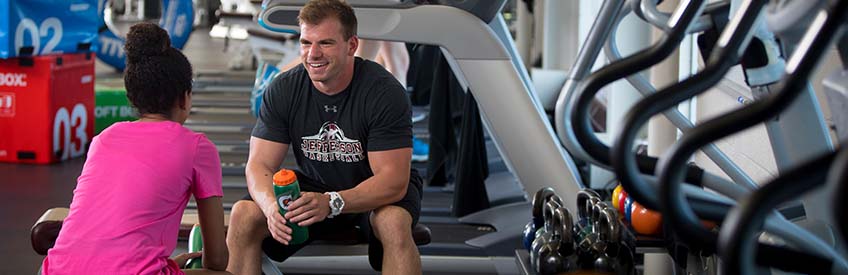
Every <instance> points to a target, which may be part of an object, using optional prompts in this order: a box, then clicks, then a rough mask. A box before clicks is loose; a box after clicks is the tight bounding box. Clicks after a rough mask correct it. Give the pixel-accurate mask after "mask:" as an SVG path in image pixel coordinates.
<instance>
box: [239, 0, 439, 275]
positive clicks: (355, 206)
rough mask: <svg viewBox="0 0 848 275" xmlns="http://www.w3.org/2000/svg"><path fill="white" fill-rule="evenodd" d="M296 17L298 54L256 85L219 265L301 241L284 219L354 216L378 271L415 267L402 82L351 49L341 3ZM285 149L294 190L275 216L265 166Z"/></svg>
mask: <svg viewBox="0 0 848 275" xmlns="http://www.w3.org/2000/svg"><path fill="white" fill-rule="evenodd" d="M298 22H299V24H300V30H301V35H300V43H301V52H300V55H301V64H300V65H298V66H297V67H295V68H293V69H291V70H289V71H287V72H285V73H283V74H280V76H278V77H277V78H276V79H274V81H273V82H272V83H271V84H270V85H269V86H268V89H267V90H266V92H265V94H264V97H263V101H262V106H261V108H260V114H259V119H258V120H257V122H256V127H255V128H254V129H253V133H252V137H251V138H250V155H249V158H248V162H247V167H246V169H245V170H246V171H245V174H246V177H247V186H248V189H249V191H250V194H249V196H246V197H245V199H244V200H241V201H239V202H237V203H236V204H235V205H234V206H233V209H232V212H231V215H230V217H231V220H230V228H229V231H228V234H227V245H228V247H229V250H230V253H231V254H230V262H229V266H228V268H227V270H229V271H230V272H232V273H234V274H260V262H261V255H262V254H261V253H262V251H264V252H265V253H266V254H268V256H269V257H271V258H272V259H274V260H276V261H283V260H285V259H286V258H288V257H289V256H291V255H292V254H294V253H295V252H296V251H297V250H298V249H300V248H302V247H303V246H305V245H308V244H309V243H310V242H311V240H310V241H307V242H306V243H303V244H298V245H289V241H290V240H291V235H290V234H291V232H292V231H291V228H289V227H288V226H287V225H286V223H287V222H289V223H297V224H298V225H301V226H309V231H310V234H309V235H310V236H315V235H327V234H333V232H337V231H338V230H340V228H343V227H354V226H361V228H364V229H365V230H363V231H364V232H366V233H368V235H369V236H367V238H368V240H369V250H370V252H374V253H372V254H377V255H380V254H381V253H382V255H384V256H383V266H382V271H383V274H420V273H421V259H420V256H419V254H418V249H417V247H416V246H415V243H414V241H413V239H412V228H413V226H414V225H415V223H416V222H417V221H418V216H419V212H420V209H421V194H422V191H421V188H422V187H421V178H420V177H419V176H418V173H417V172H416V171H415V170H414V169H411V168H410V166H411V165H410V160H411V154H412V148H411V147H412V142H411V141H412V124H411V121H410V116H411V107H410V104H409V101H408V98H407V96H406V95H405V93H404V88H403V87H402V86H401V84H400V83H399V82H398V81H397V80H396V79H395V78H394V76H392V74H391V73H389V72H388V71H386V70H385V69H384V68H383V67H382V66H380V65H379V64H377V63H374V62H371V61H368V60H364V59H361V58H358V57H354V53H355V52H356V49H357V47H358V46H359V39H358V38H357V37H356V16H355V15H354V13H353V9H352V8H351V7H350V6H349V5H348V4H347V3H344V2H342V1H339V0H316V1H310V2H309V3H307V4H306V5H305V6H304V7H303V9H301V11H300V14H299V16H298ZM289 149H291V150H294V156H295V160H296V161H297V164H298V171H296V174H297V178H298V181H299V183H300V188H301V190H302V191H303V192H302V196H301V198H299V199H297V200H296V201H294V202H292V204H291V205H290V206H289V208H288V212H287V213H286V215H285V216H282V215H280V214H279V212H278V210H277V209H278V206H277V202H276V200H275V198H274V191H273V187H272V175H273V174H274V172H276V170H277V169H278V168H279V167H280V165H281V164H282V163H283V160H284V159H285V156H286V154H287V152H288V150H289ZM383 252H385V253H383ZM385 255H391V257H387V256H385ZM316 264H317V263H316Z"/></svg>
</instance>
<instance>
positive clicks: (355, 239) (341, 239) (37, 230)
mask: <svg viewBox="0 0 848 275" xmlns="http://www.w3.org/2000/svg"><path fill="white" fill-rule="evenodd" d="M68 212H69V209H68V208H64V207H57V208H51V209H48V210H47V211H45V212H44V214H43V215H41V217H40V218H38V220H37V221H36V222H35V224H34V225H33V226H32V229H31V230H30V241H31V243H32V249H33V250H35V252H36V253H38V254H39V255H47V250H48V249H50V248H51V247H53V245H54V244H56V238H57V237H58V236H59V230H61V229H62V221H64V220H65V217H67V216H68ZM229 221H230V215H229V214H224V226H225V227H226V226H228V225H229ZM199 222H200V220H199V219H198V217H197V214H196V213H188V214H184V215H183V219H182V221H181V222H180V233H179V237H180V238H184V239H188V235H189V232H191V227H192V226H193V225H195V224H197V223H199ZM357 230H358V229H351V230H347V231H343V232H339V233H338V234H333V235H332V236H321V235H319V236H313V237H314V238H315V239H316V244H317V243H324V244H338V245H352V244H358V243H364V241H365V240H361V239H360V237H359V236H362V234H360V232H358V231H357ZM412 238H413V239H414V240H415V244H416V245H425V244H428V243H430V228H428V227H427V226H425V225H423V224H417V225H416V226H415V228H413V230H412ZM319 241H320V242H319Z"/></svg>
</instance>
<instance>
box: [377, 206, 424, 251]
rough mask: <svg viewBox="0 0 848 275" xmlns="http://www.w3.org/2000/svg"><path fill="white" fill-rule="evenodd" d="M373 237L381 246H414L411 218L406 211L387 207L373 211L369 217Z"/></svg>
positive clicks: (396, 207) (395, 207) (400, 208)
mask: <svg viewBox="0 0 848 275" xmlns="http://www.w3.org/2000/svg"><path fill="white" fill-rule="evenodd" d="M370 221H371V228H372V230H374V235H375V236H377V238H378V239H380V242H381V243H382V244H383V246H386V247H390V246H405V245H414V243H415V242H414V241H413V240H412V216H411V215H410V214H409V212H407V211H406V209H403V208H402V207H399V206H394V205H388V206H383V207H380V208H377V209H375V210H374V211H373V212H372V213H371V217H370Z"/></svg>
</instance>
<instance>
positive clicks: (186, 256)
mask: <svg viewBox="0 0 848 275" xmlns="http://www.w3.org/2000/svg"><path fill="white" fill-rule="evenodd" d="M201 256H203V253H202V252H200V251H197V252H191V253H183V254H180V255H177V256H174V257H173V258H171V260H173V261H174V262H175V263H177V266H179V267H180V268H182V267H184V266H185V265H186V263H187V262H188V260H191V259H194V258H200V257H201Z"/></svg>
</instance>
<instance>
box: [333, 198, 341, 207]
mask: <svg viewBox="0 0 848 275" xmlns="http://www.w3.org/2000/svg"><path fill="white" fill-rule="evenodd" d="M341 207H342V200H341V198H336V199H334V200H333V208H335V209H339V208H341Z"/></svg>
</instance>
